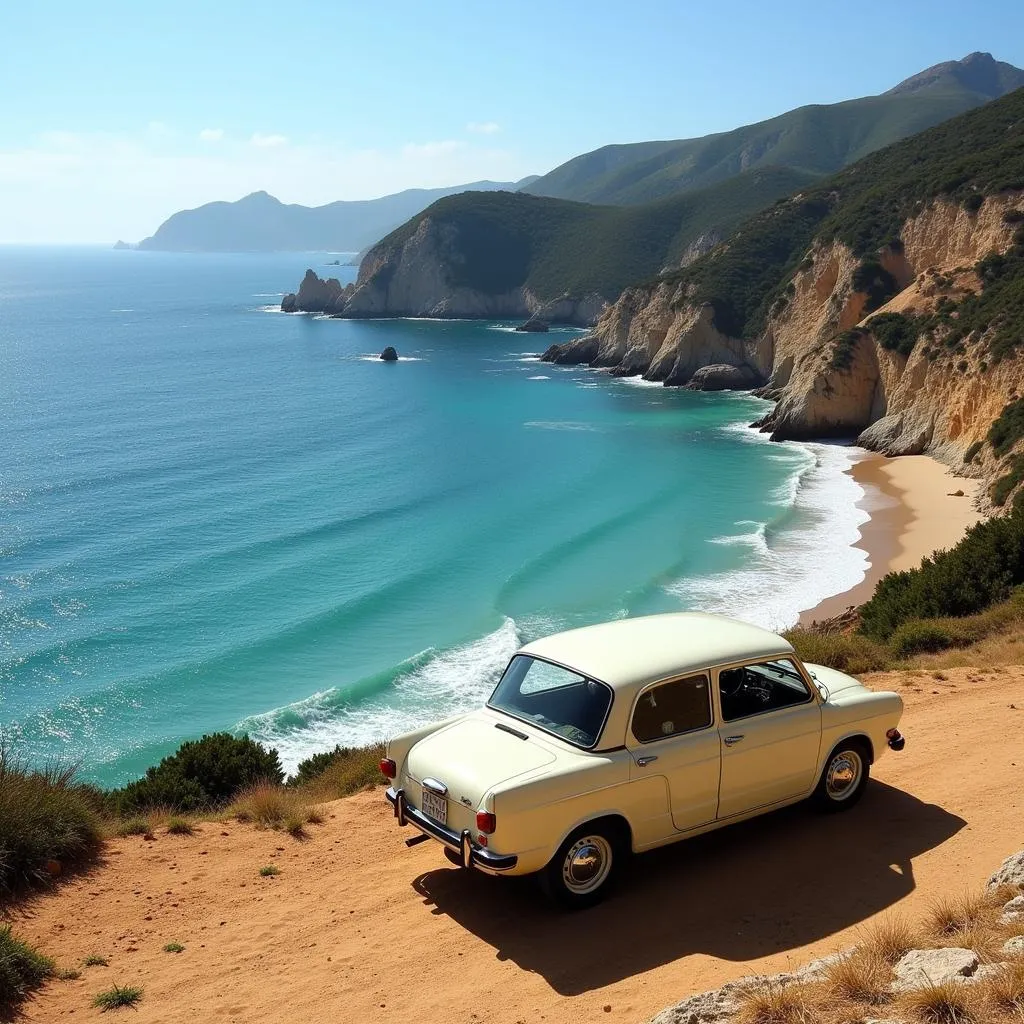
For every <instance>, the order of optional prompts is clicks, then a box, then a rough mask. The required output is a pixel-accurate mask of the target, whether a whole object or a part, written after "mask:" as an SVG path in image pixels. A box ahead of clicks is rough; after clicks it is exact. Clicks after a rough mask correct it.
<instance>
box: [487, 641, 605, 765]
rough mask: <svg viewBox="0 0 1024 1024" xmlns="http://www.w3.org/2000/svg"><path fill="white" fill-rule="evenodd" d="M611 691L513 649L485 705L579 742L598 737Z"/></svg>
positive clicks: (590, 741) (580, 744)
mask: <svg viewBox="0 0 1024 1024" xmlns="http://www.w3.org/2000/svg"><path fill="white" fill-rule="evenodd" d="M611 702H612V691H611V689H610V688H609V687H608V686H606V685H605V684H604V683H599V682H596V681H595V680H593V679H587V678H586V677H585V676H581V675H579V674H577V673H576V672H571V671H570V670H569V669H567V668H562V667H561V666H560V665H552V664H551V662H549V661H541V660H540V659H539V658H531V657H529V656H528V655H525V654H517V655H516V656H515V657H514V658H513V659H512V660H511V661H510V662H509V665H508V668H507V669H505V674H504V675H503V676H502V677H501V680H500V681H499V683H498V685H497V686H496V687H495V690H494V693H493V694H491V699H490V700H489V701H488V702H487V706H488V707H491V708H495V709H496V710H497V711H504V712H505V714H507V715H511V716H512V717H513V718H518V719H519V720H520V721H523V722H529V723H530V724H531V725H536V726H538V727H539V728H541V729H543V730H544V731H545V732H550V733H554V735H556V736H559V737H561V738H562V739H564V740H568V741H569V742H570V743H573V744H575V745H576V746H578V747H592V746H594V744H595V743H597V739H598V737H599V736H600V734H601V727H602V726H603V725H604V720H605V716H606V715H607V714H608V708H609V707H610V705H611Z"/></svg>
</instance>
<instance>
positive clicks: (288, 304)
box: [281, 292, 299, 313]
mask: <svg viewBox="0 0 1024 1024" xmlns="http://www.w3.org/2000/svg"><path fill="white" fill-rule="evenodd" d="M298 308H299V307H298V304H297V300H296V298H295V292H289V293H288V294H287V295H286V296H285V297H284V298H283V299H282V300H281V312H282V313H295V312H297V311H298Z"/></svg>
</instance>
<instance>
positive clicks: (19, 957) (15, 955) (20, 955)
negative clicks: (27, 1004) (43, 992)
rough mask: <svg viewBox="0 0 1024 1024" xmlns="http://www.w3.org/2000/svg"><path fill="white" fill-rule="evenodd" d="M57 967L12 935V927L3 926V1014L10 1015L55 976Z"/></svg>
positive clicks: (0, 951) (0, 1005) (0, 949)
mask: <svg viewBox="0 0 1024 1024" xmlns="http://www.w3.org/2000/svg"><path fill="white" fill-rule="evenodd" d="M55 970H56V967H55V965H54V962H53V961H52V960H51V959H50V958H49V957H47V956H43V955H42V953H40V952H39V951H38V950H36V949H33V947H32V946H30V945H29V944H28V943H26V942H23V941H22V940H21V939H19V938H17V937H16V936H15V935H14V934H13V933H12V932H11V926H10V925H9V924H6V925H3V926H0V1014H2V1015H3V1019H4V1020H6V1019H7V1014H8V1013H9V1012H10V1011H11V1010H12V1009H13V1008H14V1007H15V1006H16V1005H17V1004H18V1003H19V1002H21V1001H22V1000H23V999H24V998H25V997H26V996H27V995H28V994H29V993H30V992H32V991H33V989H37V988H39V986H40V985H42V983H43V982H44V981H46V979H47V978H51V977H53V975H54V972H55Z"/></svg>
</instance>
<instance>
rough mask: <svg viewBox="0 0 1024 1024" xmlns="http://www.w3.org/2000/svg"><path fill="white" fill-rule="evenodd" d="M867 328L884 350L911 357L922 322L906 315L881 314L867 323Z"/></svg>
mask: <svg viewBox="0 0 1024 1024" xmlns="http://www.w3.org/2000/svg"><path fill="white" fill-rule="evenodd" d="M867 327H868V329H869V330H870V331H871V333H872V334H873V335H874V336H875V337H876V338H877V339H878V344H879V345H881V346H882V348H884V349H887V350H888V351H890V352H898V353H899V354H900V355H901V356H909V355H910V353H911V352H913V351H914V345H915V344H917V337H918V334H919V333H920V331H921V321H919V320H918V318H917V317H914V316H907V315H906V314H905V313H879V314H878V316H873V317H872V318H871V319H870V320H869V321H868V322H867Z"/></svg>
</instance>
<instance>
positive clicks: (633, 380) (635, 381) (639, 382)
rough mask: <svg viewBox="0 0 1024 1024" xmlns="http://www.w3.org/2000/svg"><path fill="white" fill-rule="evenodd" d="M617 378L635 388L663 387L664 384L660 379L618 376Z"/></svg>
mask: <svg viewBox="0 0 1024 1024" xmlns="http://www.w3.org/2000/svg"><path fill="white" fill-rule="evenodd" d="M617 380H620V381H622V383H623V384H630V385H632V386H633V387H635V388H663V387H664V386H665V385H664V383H663V382H662V381H660V380H644V379H643V377H618V378H617Z"/></svg>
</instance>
